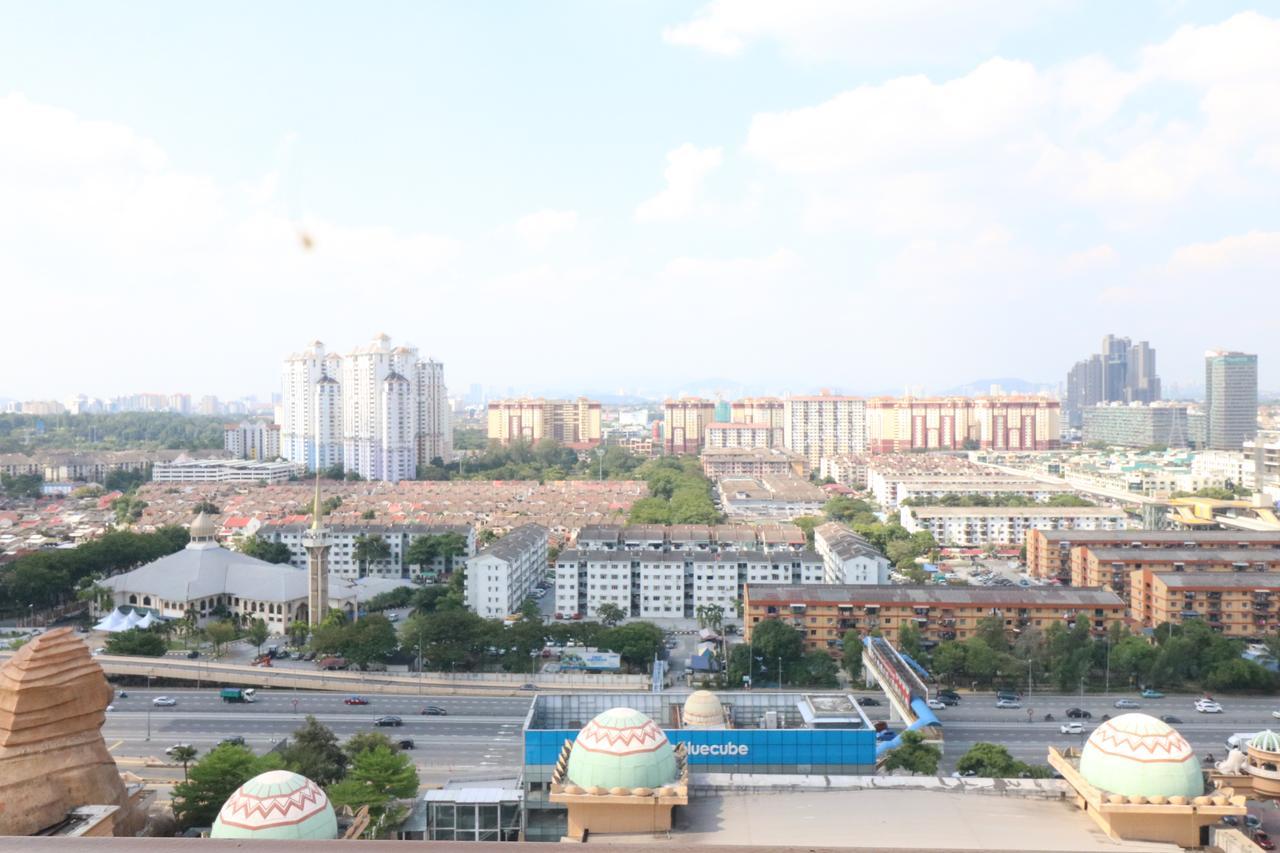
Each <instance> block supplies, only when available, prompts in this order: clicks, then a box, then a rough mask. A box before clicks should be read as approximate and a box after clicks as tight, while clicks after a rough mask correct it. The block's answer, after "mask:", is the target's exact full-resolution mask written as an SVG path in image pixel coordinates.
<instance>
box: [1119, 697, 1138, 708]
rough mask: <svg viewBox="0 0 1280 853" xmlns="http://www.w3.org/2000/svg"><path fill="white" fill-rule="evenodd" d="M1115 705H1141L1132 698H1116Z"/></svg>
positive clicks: (1130, 706)
mask: <svg viewBox="0 0 1280 853" xmlns="http://www.w3.org/2000/svg"><path fill="white" fill-rule="evenodd" d="M1115 707H1117V708H1128V709H1133V708H1141V707H1142V706H1141V705H1140V704H1138V703H1137V702H1135V701H1134V700H1132V699H1117V700H1116V701H1115Z"/></svg>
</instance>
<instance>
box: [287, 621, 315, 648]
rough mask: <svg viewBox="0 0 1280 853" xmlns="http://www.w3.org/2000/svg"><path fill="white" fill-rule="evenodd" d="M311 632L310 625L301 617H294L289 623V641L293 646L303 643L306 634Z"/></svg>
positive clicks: (304, 642)
mask: <svg viewBox="0 0 1280 853" xmlns="http://www.w3.org/2000/svg"><path fill="white" fill-rule="evenodd" d="M310 633H311V626H310V625H308V624H307V623H306V622H304V621H302V620H301V619H294V620H293V621H292V622H290V623H289V642H291V643H293V644H294V645H295V646H302V645H305V644H306V642H307V635H308V634H310Z"/></svg>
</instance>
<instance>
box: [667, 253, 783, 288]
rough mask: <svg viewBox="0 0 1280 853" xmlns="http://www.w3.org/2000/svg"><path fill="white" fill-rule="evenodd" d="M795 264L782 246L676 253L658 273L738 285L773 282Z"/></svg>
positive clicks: (683, 280) (671, 278) (685, 280)
mask: <svg viewBox="0 0 1280 853" xmlns="http://www.w3.org/2000/svg"><path fill="white" fill-rule="evenodd" d="M796 265H797V258H796V256H795V255H794V254H793V253H792V252H791V251H790V250H789V249H785V248H783V249H778V250H776V251H775V252H773V253H771V254H768V255H762V256H759V257H742V258H693V257H679V258H672V259H671V260H670V261H668V262H667V264H666V266H665V267H663V269H662V273H661V277H662V278H664V279H667V280H669V281H679V282H681V283H688V282H689V281H693V280H696V281H700V282H702V283H705V284H710V285H713V286H717V287H720V286H723V287H733V288H739V287H745V286H751V285H756V284H761V283H770V282H776V281H777V279H778V277H779V276H781V275H783V274H785V273H787V272H790V271H793V270H794V269H795V268H796Z"/></svg>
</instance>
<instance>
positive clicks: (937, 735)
mask: <svg viewBox="0 0 1280 853" xmlns="http://www.w3.org/2000/svg"><path fill="white" fill-rule="evenodd" d="M862 670H863V672H864V673H866V674H867V676H868V678H869V679H870V680H873V681H875V682H876V683H877V684H879V685H880V689H881V690H883V691H884V695H885V697H886V698H888V700H889V706H890V707H891V708H893V710H894V711H895V712H896V713H897V714H898V716H899V717H900V718H901V719H902V721H903V722H904V723H905V724H906V727H905V731H918V732H920V734H922V735H923V736H924V739H925V740H926V741H929V742H930V743H933V744H935V745H936V746H937V747H938V748H939V749H941V748H942V723H941V722H940V721H939V720H938V717H937V715H936V714H934V713H933V709H931V708H930V707H929V705H928V701H929V688H928V686H927V685H925V683H924V680H923V679H922V678H921V676H920V673H924V668H923V667H921V666H920V664H918V663H916V662H915V661H914V660H911V659H910V658H908V657H907V656H906V655H904V654H902V653H901V652H899V651H898V650H897V649H895V648H894V647H893V644H892V643H890V642H889V641H888V640H886V639H885V638H884V637H864V638H863V640H862ZM925 674H926V675H927V673H925ZM901 745H902V736H901V735H898V736H897V737H895V738H893V739H892V740H888V741H881V742H879V743H877V744H876V758H877V760H879V759H882V758H883V757H884V756H885V755H886V754H887V753H888V752H889V751H890V750H892V749H896V748H897V747H899V746H901Z"/></svg>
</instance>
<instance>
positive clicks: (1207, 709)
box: [1196, 702, 1222, 714]
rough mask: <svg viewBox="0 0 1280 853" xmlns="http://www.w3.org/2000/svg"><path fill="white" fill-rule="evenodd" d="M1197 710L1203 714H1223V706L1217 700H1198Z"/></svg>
mask: <svg viewBox="0 0 1280 853" xmlns="http://www.w3.org/2000/svg"><path fill="white" fill-rule="evenodd" d="M1196 710H1197V711H1199V712H1200V713H1201V714H1221V713H1222V706H1221V705H1219V704H1218V703H1217V702H1197V703H1196Z"/></svg>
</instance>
